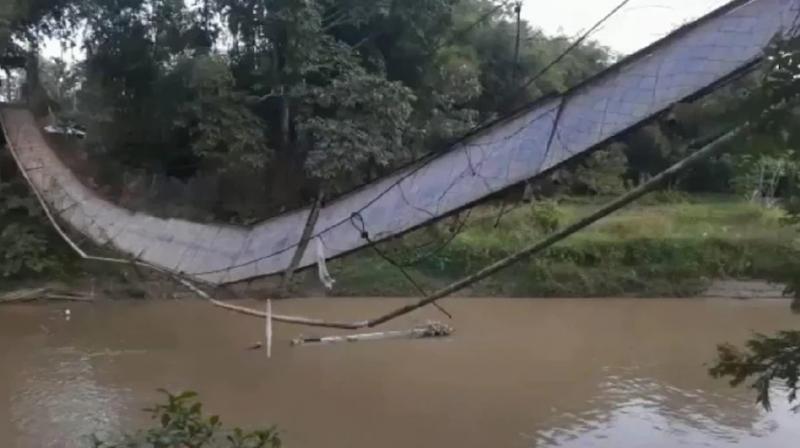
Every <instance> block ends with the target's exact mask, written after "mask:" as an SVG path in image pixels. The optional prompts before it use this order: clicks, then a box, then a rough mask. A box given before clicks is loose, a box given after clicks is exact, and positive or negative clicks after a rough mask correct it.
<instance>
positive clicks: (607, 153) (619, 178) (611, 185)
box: [570, 145, 628, 195]
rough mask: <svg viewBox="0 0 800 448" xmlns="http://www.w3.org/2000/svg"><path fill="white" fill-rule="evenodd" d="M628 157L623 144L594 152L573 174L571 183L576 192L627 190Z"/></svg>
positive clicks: (618, 191)
mask: <svg viewBox="0 0 800 448" xmlns="http://www.w3.org/2000/svg"><path fill="white" fill-rule="evenodd" d="M627 171H628V158H627V156H626V155H625V152H624V150H623V147H622V145H611V147H609V148H607V149H604V150H601V151H596V152H593V153H592V154H591V155H590V156H589V157H587V159H586V160H585V161H584V162H583V163H582V164H581V165H580V166H579V167H578V168H577V169H576V170H575V172H574V173H573V174H572V176H571V177H572V179H571V180H570V183H571V184H572V186H573V189H576V190H577V191H576V193H589V194H598V195H610V194H619V193H621V192H623V191H625V174H626V173H627Z"/></svg>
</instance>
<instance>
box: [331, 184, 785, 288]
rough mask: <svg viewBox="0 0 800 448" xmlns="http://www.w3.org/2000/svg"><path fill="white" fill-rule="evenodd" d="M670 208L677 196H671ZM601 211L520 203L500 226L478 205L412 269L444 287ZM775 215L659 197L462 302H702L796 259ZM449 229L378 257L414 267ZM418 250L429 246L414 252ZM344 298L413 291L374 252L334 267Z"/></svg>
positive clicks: (491, 211)
mask: <svg viewBox="0 0 800 448" xmlns="http://www.w3.org/2000/svg"><path fill="white" fill-rule="evenodd" d="M673 200H674V198H673ZM599 206H600V202H599V201H597V200H587V199H585V198H581V199H568V200H562V201H561V202H560V203H559V204H557V205H555V204H545V205H542V204H539V205H535V206H531V205H523V206H521V207H519V208H518V209H516V210H514V211H512V212H511V213H509V214H508V215H506V216H505V217H504V218H503V219H502V220H501V221H500V224H499V225H498V226H497V227H495V223H496V221H497V219H496V218H497V213H498V209H497V208H495V207H488V206H487V207H482V208H479V209H476V210H474V211H473V212H472V213H471V216H470V220H469V222H468V225H467V226H466V227H465V229H464V231H463V232H462V233H460V234H459V235H458V236H457V237H456V238H455V239H454V240H453V241H452V243H451V244H449V245H447V246H445V247H444V248H443V249H441V250H440V251H438V252H436V253H435V254H433V255H431V256H427V257H422V259H421V260H419V261H418V262H416V263H413V264H412V265H411V266H409V267H408V268H407V271H408V272H409V273H410V274H411V275H413V276H414V278H415V279H417V281H418V282H419V283H420V284H422V285H423V286H424V287H425V288H427V289H432V288H436V287H438V286H442V285H445V284H447V283H449V282H450V281H453V280H455V279H457V278H459V277H461V276H464V275H467V274H469V273H471V272H474V271H476V270H478V269H480V268H481V267H483V266H485V265H486V264H488V263H491V262H492V261H494V260H497V259H498V258H500V257H503V256H506V255H510V254H512V253H514V252H516V251H517V250H519V249H520V248H522V247H524V246H526V245H528V244H531V243H533V242H535V241H537V240H538V239H540V238H542V237H543V236H545V235H546V234H547V230H548V229H549V230H552V228H553V227H554V226H555V225H556V224H557V225H558V226H564V225H566V224H568V223H570V222H572V221H573V220H575V219H578V218H579V217H581V216H584V215H586V214H587V213H590V212H591V211H592V210H593V209H596V208H597V207H599ZM781 218H782V214H781V212H780V211H779V210H775V209H765V208H763V207H760V206H757V205H753V204H749V203H746V202H743V201H740V200H736V199H732V198H720V197H689V198H682V197H679V198H678V201H677V202H672V203H663V202H661V201H660V200H659V198H658V197H656V198H651V199H650V200H649V201H648V202H644V203H643V204H642V205H637V206H632V207H629V208H627V209H625V210H623V211H622V212H620V213H618V214H616V215H613V216H611V217H608V218H606V219H604V220H602V221H600V222H598V223H596V224H595V225H593V226H591V227H590V228H588V229H586V230H585V231H583V232H580V233H578V234H576V235H573V236H572V237H570V238H568V239H566V240H564V241H562V242H560V243H559V244H557V245H555V246H553V247H551V248H550V249H548V250H547V251H545V252H544V253H542V254H540V255H539V256H537V257H535V258H532V259H530V260H527V261H524V262H522V263H519V264H517V265H515V266H513V267H511V268H509V269H507V270H506V271H503V272H501V273H499V274H498V275H496V276H493V277H492V278H490V279H488V280H486V281H484V282H482V283H480V284H478V285H476V286H474V287H473V288H471V289H470V290H469V291H467V292H466V294H469V295H480V296H523V297H556V296H557V297H601V296H649V297H664V296H674V297H683V296H691V295H695V294H698V293H700V292H702V291H703V289H704V288H705V287H706V286H707V285H708V283H709V282H710V281H711V280H712V279H717V278H730V279H773V278H776V277H779V276H780V273H781V272H785V271H786V270H787V266H788V265H789V264H791V263H796V262H797V261H798V259H800V256H799V255H800V252H799V251H798V244H797V236H798V233H797V231H796V229H793V228H790V227H787V226H785V225H784V224H783V223H782V220H781ZM448 225H449V223H446V222H445V223H440V224H438V225H436V226H435V227H434V228H433V229H430V228H429V229H426V230H421V231H418V232H415V233H412V234H410V235H407V236H405V237H403V238H402V239H397V240H394V241H391V242H387V243H383V244H382V245H381V249H382V250H383V251H385V252H386V253H388V254H389V255H390V256H391V257H392V258H393V259H395V260H398V261H413V260H414V259H416V258H419V257H420V256H421V255H425V254H426V253H428V251H429V250H430V249H429V248H434V247H437V246H439V245H440V244H441V242H443V241H445V239H446V238H447V237H448V230H447V228H448ZM420 245H428V247H429V248H423V249H416V248H417V247H419V246H420ZM332 272H333V274H334V276H335V277H337V280H338V281H337V293H338V294H341V295H364V296H403V295H409V294H417V291H416V289H415V288H414V287H413V286H412V285H410V283H409V282H408V281H407V280H406V279H405V278H404V277H403V276H402V273H401V272H400V271H399V270H398V269H397V268H396V267H394V266H392V265H391V264H390V263H388V262H386V261H385V260H383V259H382V258H381V257H379V256H377V255H376V254H375V253H374V252H373V251H362V252H359V253H356V254H353V255H351V256H348V257H345V258H343V259H341V260H337V261H336V262H334V263H333V264H332Z"/></svg>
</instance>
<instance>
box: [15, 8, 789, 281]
mask: <svg viewBox="0 0 800 448" xmlns="http://www.w3.org/2000/svg"><path fill="white" fill-rule="evenodd" d="M799 11H800V0H750V1H742V0H739V1H734V2H731V3H730V4H729V5H726V6H724V7H722V8H720V9H719V10H717V11H715V12H712V13H711V14H709V15H707V16H705V17H703V18H701V19H699V20H697V21H695V22H693V23H692V24H689V25H687V26H686V27H684V28H682V29H681V30H679V31H677V32H675V33H673V34H672V35H670V36H667V37H666V38H664V39H662V40H661V41H659V42H656V43H655V44H653V45H651V46H650V47H648V48H646V49H644V50H642V51H640V52H638V53H636V54H634V55H633V56H631V57H629V58H627V59H625V60H623V61H621V62H620V63H618V64H616V65H614V66H613V67H611V68H609V69H608V70H606V71H604V72H603V73H601V74H600V75H598V76H595V77H594V78H592V79H591V80H589V81H587V82H585V83H584V84H582V85H580V86H578V87H576V88H574V89H572V90H570V91H569V92H567V93H565V94H563V95H561V96H557V97H552V98H548V99H546V100H543V101H540V102H537V103H535V104H533V105H531V106H530V107H528V108H527V109H525V110H524V111H522V112H519V113H518V114H516V115H514V116H512V117H508V118H506V119H504V120H501V121H499V122H497V123H495V124H493V125H491V126H488V127H486V128H484V129H482V130H480V131H478V132H476V133H475V134H473V135H472V136H470V137H468V138H466V139H465V140H463V141H462V142H460V143H459V144H457V145H455V146H454V147H452V148H451V149H450V150H449V151H447V152H445V153H443V154H441V155H439V156H438V157H436V158H433V159H428V160H425V161H423V162H419V163H418V164H416V165H413V166H411V167H408V168H406V169H404V170H401V171H398V172H396V173H395V174H393V175H390V176H388V177H385V178H383V179H381V180H378V181H375V182H373V183H371V184H368V185H366V186H364V187H362V188H360V189H358V190H356V191H355V192H352V193H350V194H348V195H345V196H342V197H340V198H338V199H336V200H334V201H331V202H330V203H328V204H327V205H326V206H325V208H324V209H322V210H321V211H320V216H319V219H318V220H317V223H316V226H315V228H314V232H313V235H314V236H315V237H318V238H319V239H320V240H321V242H322V244H323V245H324V247H325V250H326V256H327V257H335V256H337V255H341V254H344V253H347V252H350V251H353V250H356V249H358V248H360V247H363V246H365V245H366V244H367V241H366V240H365V239H364V238H363V235H362V231H366V232H368V233H369V235H370V237H371V238H370V239H372V240H379V239H382V238H387V237H390V236H394V235H398V234H401V233H403V232H406V231H408V230H410V229H413V228H415V227H417V226H420V225H423V224H425V223H427V222H429V221H431V220H434V219H436V218H438V217H441V216H443V215H446V214H448V213H450V212H453V211H455V210H458V209H460V208H462V207H465V206H468V205H470V204H472V203H475V202H477V201H479V200H480V199H482V198H484V197H486V196H488V195H491V194H493V193H496V192H498V191H501V190H503V189H505V188H507V187H509V186H512V185H515V184H517V183H519V182H521V181H524V180H526V179H530V178H534V177H536V176H537V175H540V174H541V173H543V172H545V171H547V170H549V169H551V168H553V167H555V166H557V165H559V164H561V163H564V162H566V161H567V160H569V159H571V158H572V157H575V156H578V155H580V154H582V153H585V152H586V151H589V150H591V149H593V148H595V147H597V146H598V145H600V144H602V143H604V142H606V141H608V140H609V139H611V138H614V137H615V136H616V135H619V134H620V133H623V132H625V131H627V130H629V129H631V128H632V127H635V126H637V125H638V124H640V123H642V122H644V121H646V120H648V119H651V118H652V117H654V116H655V115H657V114H658V113H660V112H662V111H664V110H666V109H668V108H670V107H671V106H672V105H673V104H675V103H677V102H680V101H682V100H685V99H687V98H690V97H693V96H696V95H699V94H702V93H704V92H705V91H707V90H709V88H712V87H713V86H715V85H718V84H719V83H720V82H722V81H724V80H726V79H728V78H730V77H731V76H732V75H735V74H736V73H739V72H741V71H742V70H745V69H747V68H748V67H750V66H752V64H753V63H755V62H757V61H758V60H759V59H760V57H761V55H762V52H763V49H764V47H765V46H766V45H767V44H768V43H769V42H770V40H771V39H772V38H773V37H775V35H777V34H780V33H783V34H787V33H790V32H794V30H795V26H796V25H797V23H796V22H797V21H798V14H799ZM0 121H2V127H3V131H4V133H5V136H6V140H7V142H8V144H9V148H10V149H11V151H12V154H13V155H14V158H15V160H16V162H17V164H18V165H19V168H20V170H21V171H22V172H23V173H24V175H25V177H26V179H27V180H28V182H29V183H30V185H31V187H32V188H33V189H34V190H35V191H36V192H37V194H38V195H39V196H40V198H41V199H42V200H43V201H44V202H46V204H47V205H48V207H49V208H50V209H51V210H52V212H53V214H54V215H56V216H57V217H58V218H59V219H60V220H61V221H63V222H65V223H67V224H69V226H70V227H71V228H72V229H74V230H75V231H77V232H79V233H81V234H83V235H85V236H86V237H87V238H89V239H91V240H92V241H93V242H94V243H95V244H98V245H100V246H107V247H111V248H114V249H115V250H118V251H120V252H123V253H125V254H126V255H127V256H129V257H131V258H132V259H137V260H141V261H143V262H146V263H149V264H152V265H155V266H157V267H159V268H162V269H165V270H168V271H171V272H173V273H176V274H182V275H187V276H189V277H192V278H194V279H196V280H200V281H203V282H206V283H211V284H225V283H234V282H238V281H242V280H246V279H250V278H255V277H260V276H266V275H270V274H275V273H279V272H282V271H283V270H284V269H286V268H287V267H288V266H289V264H290V261H291V259H292V255H293V252H294V250H295V248H296V247H297V245H298V242H299V241H300V238H301V233H302V231H303V227H304V225H305V223H306V220H307V217H308V214H309V209H303V210H297V211H294V212H289V213H286V214H283V215H280V216H278V217H275V218H272V219H269V220H267V221H264V222H262V223H260V224H258V225H255V226H253V227H236V226H228V225H214V224H200V223H194V222H189V221H185V220H180V219H163V218H157V217H154V216H149V215H146V214H142V213H134V212H131V211H129V210H126V209H124V208H122V207H119V206H117V205H115V204H112V203H110V202H108V201H106V200H104V199H102V198H101V197H100V196H98V195H97V194H96V193H95V192H94V191H93V190H91V189H89V188H87V187H86V186H84V185H83V184H82V183H81V182H80V181H79V180H78V178H77V177H76V176H75V175H74V174H73V173H72V172H71V171H70V170H69V169H68V168H67V167H66V166H65V165H64V164H63V163H62V162H61V160H60V159H59V158H58V156H57V155H56V154H54V153H53V150H52V148H50V147H49V146H48V144H47V142H46V141H45V139H44V137H43V135H42V130H41V129H39V127H38V125H37V123H36V121H35V120H34V117H33V115H32V114H31V113H30V112H29V111H27V110H25V109H21V108H15V107H4V108H2V110H0ZM354 217H355V218H356V219H354ZM312 247H313V245H312ZM315 262H316V254H315V251H314V250H312V249H308V250H307V251H306V253H305V254H303V257H302V259H301V262H300V266H308V265H311V264H314V263H315Z"/></svg>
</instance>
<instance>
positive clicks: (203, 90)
mask: <svg viewBox="0 0 800 448" xmlns="http://www.w3.org/2000/svg"><path fill="white" fill-rule="evenodd" d="M171 76H173V77H175V78H176V79H175V84H176V88H180V87H183V88H184V89H185V91H184V97H183V98H181V100H180V102H179V103H178V104H177V106H176V109H177V113H176V115H175V119H174V124H175V125H176V127H177V128H178V129H181V130H183V132H185V133H187V134H188V136H189V144H190V145H191V148H192V151H193V152H194V153H195V154H196V155H197V156H199V157H200V158H201V159H203V160H206V161H208V162H209V163H212V164H214V165H215V166H217V167H219V168H221V171H224V170H226V169H230V168H241V167H248V168H256V169H257V168H263V167H264V166H265V165H266V164H267V162H268V161H269V160H270V158H271V149H269V148H268V147H266V140H265V135H264V131H263V127H264V123H263V122H262V121H261V120H260V119H259V118H258V116H257V115H256V114H255V113H253V111H252V110H251V109H250V108H248V107H247V105H246V104H245V102H244V100H245V96H244V94H242V93H241V92H238V91H236V88H235V80H234V78H233V73H231V70H230V68H229V67H228V65H227V64H226V61H225V60H224V59H223V58H222V57H220V56H206V55H200V56H197V57H195V58H191V59H186V60H183V61H181V62H179V63H178V64H177V67H176V68H175V70H174V72H173V73H172V74H171Z"/></svg>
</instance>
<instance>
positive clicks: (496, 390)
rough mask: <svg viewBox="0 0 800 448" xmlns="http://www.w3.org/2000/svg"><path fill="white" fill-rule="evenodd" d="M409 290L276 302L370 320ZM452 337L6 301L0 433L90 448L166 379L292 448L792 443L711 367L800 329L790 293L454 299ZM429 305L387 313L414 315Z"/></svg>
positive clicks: (198, 305) (183, 307) (34, 442)
mask: <svg viewBox="0 0 800 448" xmlns="http://www.w3.org/2000/svg"><path fill="white" fill-rule="evenodd" d="M398 303H399V301H397V300H369V299H347V300H341V299H335V300H334V299H319V300H317V299H313V300H299V301H294V302H285V303H278V304H277V305H275V308H276V309H275V311H276V312H281V313H298V314H305V315H311V316H325V317H329V318H334V317H337V318H343V319H356V318H363V317H370V316H371V315H373V314H375V313H377V312H379V311H383V310H386V309H388V308H390V307H392V306H395V305H397V304H398ZM445 306H446V307H447V308H448V310H449V311H450V312H451V313H453V314H454V315H455V319H454V320H453V321H452V325H453V326H454V327H455V328H456V333H455V334H454V336H453V337H451V338H449V339H446V340H416V341H410V340H393V341H379V342H361V343H350V344H340V345H331V346H304V347H294V348H292V347H290V346H289V344H288V342H289V340H291V339H292V338H294V337H297V336H298V335H300V334H301V333H305V334H306V335H311V334H329V333H330V332H327V331H318V330H309V329H302V328H299V327H291V326H285V325H278V326H276V328H275V337H276V345H275V347H274V353H273V358H272V359H269V360H268V359H266V355H265V353H264V352H263V351H251V350H248V349H247V347H248V346H250V345H252V344H253V343H254V342H255V341H258V340H261V339H262V335H263V332H264V328H263V322H261V321H259V320H255V319H251V318H248V317H244V316H240V315H235V314H229V313H226V312H223V311H220V310H218V309H215V308H211V307H210V306H208V305H206V304H204V303H202V302H193V301H181V302H141V303H109V304H96V305H70V306H69V308H70V310H71V315H70V317H69V319H67V317H66V316H65V313H64V308H66V305H62V306H55V305H49V306H36V305H21V306H4V307H0V355H1V356H2V358H0V359H1V360H2V361H0V446H2V447H10V448H13V447H25V448H28V447H54V448H55V447H58V448H61V447H80V446H87V440H88V439H87V438H86V437H87V436H88V435H89V434H92V433H98V434H104V433H113V432H115V431H118V430H119V429H121V428H130V427H136V426H138V425H142V424H145V423H147V422H148V419H147V416H146V415H144V414H143V413H142V412H141V411H140V409H141V408H143V407H145V406H147V405H149V404H152V403H153V402H154V401H155V400H157V399H158V398H159V395H158V393H157V392H156V389H157V388H160V387H163V388H168V389H170V390H173V391H179V390H185V389H191V390H196V391H198V392H199V393H200V395H201V397H202V399H203V401H204V403H205V404H206V407H207V408H208V410H209V411H211V412H214V413H219V414H220V415H222V417H223V421H224V422H226V423H229V424H236V425H241V426H246V427H252V426H268V425H271V424H276V425H278V426H279V427H280V429H281V430H282V432H283V436H284V441H285V443H286V445H287V446H288V447H290V448H307V447H308V448H310V447H326V448H376V447H386V448H409V447H459V448H470V447H481V448H485V447H581V448H582V447H614V448H633V447H643V448H644V447H647V448H658V447H676V446H683V447H743V448H748V447H759V448H765V447H776V448H785V447H790V446H797V443H798V440H800V415H795V414H792V413H791V412H790V411H789V410H788V406H787V405H786V404H785V401H784V400H783V397H782V396H781V397H780V398H778V397H775V400H774V401H775V405H776V406H775V410H774V411H773V412H772V413H765V412H763V411H761V410H760V409H758V408H757V407H756V406H755V405H754V404H753V395H752V393H751V392H750V391H748V390H746V389H742V390H733V389H730V388H729V387H728V386H727V384H726V383H725V382H724V381H717V380H714V379H711V378H710V377H709V376H708V375H707V374H706V371H707V367H708V366H707V364H708V362H710V361H711V360H712V359H713V356H714V346H715V344H716V343H718V342H723V341H729V342H741V341H743V340H744V339H745V338H746V337H747V336H748V335H749V334H751V332H752V331H762V332H769V331H773V330H777V329H788V328H798V327H800V317H798V316H793V315H792V314H791V313H790V312H789V309H788V303H787V302H786V301H781V300H776V301H771V300H758V301H739V300H712V299H705V300H627V299H608V300H499V299H490V300H478V299H471V300H451V301H447V302H445ZM442 318H443V316H442V315H441V314H438V312H436V311H435V310H425V311H422V312H420V313H418V314H414V315H412V316H411V317H410V318H408V319H405V320H403V321H398V322H395V323H393V324H392V325H390V326H389V327H393V328H408V327H409V326H411V325H414V324H419V323H424V322H426V321H427V320H428V319H437V320H441V319H442Z"/></svg>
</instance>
